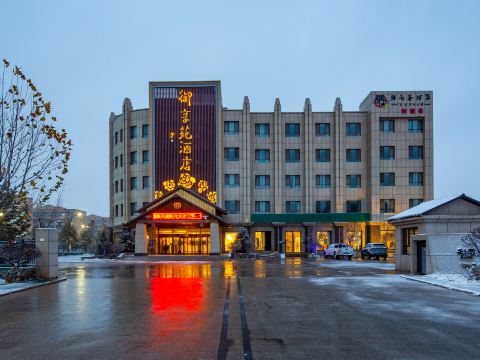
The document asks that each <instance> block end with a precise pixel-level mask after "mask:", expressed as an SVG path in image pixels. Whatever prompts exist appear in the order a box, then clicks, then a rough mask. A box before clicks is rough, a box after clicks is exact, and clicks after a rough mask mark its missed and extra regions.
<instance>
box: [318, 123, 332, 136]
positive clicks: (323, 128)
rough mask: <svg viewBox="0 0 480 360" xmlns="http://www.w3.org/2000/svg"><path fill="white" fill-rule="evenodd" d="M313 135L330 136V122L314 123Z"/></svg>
mask: <svg viewBox="0 0 480 360" xmlns="http://www.w3.org/2000/svg"><path fill="white" fill-rule="evenodd" d="M315 136H330V124H329V123H317V124H315Z"/></svg>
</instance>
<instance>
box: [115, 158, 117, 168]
mask: <svg viewBox="0 0 480 360" xmlns="http://www.w3.org/2000/svg"><path fill="white" fill-rule="evenodd" d="M117 167H118V156H115V169H116V168H117Z"/></svg>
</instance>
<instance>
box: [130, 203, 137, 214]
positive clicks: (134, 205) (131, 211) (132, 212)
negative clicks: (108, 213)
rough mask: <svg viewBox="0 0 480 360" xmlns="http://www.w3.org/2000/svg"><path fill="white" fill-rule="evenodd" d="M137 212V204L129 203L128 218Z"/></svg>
mask: <svg viewBox="0 0 480 360" xmlns="http://www.w3.org/2000/svg"><path fill="white" fill-rule="evenodd" d="M136 212H137V203H136V202H133V203H130V216H133V215H134V214H135V213H136Z"/></svg>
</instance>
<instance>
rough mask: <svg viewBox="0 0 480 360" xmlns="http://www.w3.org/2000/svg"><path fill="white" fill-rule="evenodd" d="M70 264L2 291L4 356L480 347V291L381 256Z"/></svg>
mask: <svg viewBox="0 0 480 360" xmlns="http://www.w3.org/2000/svg"><path fill="white" fill-rule="evenodd" d="M372 264H373V265H372ZM68 266H69V267H70V268H68V269H64V271H65V273H66V275H67V276H68V280H67V281H64V282H61V283H57V284H54V285H50V286H46V287H41V288H36V289H33V290H29V291H26V292H22V293H18V294H12V295H8V296H5V297H2V298H0V359H215V358H217V357H218V358H225V359H244V358H245V359H347V358H348V359H475V358H479V357H480V347H479V345H478V339H479V338H480V298H479V297H474V296H472V295H468V294H463V293H459V292H455V291H451V290H446V289H441V288H437V287H433V286H429V285H425V284H420V283H416V282H411V281H408V280H405V279H402V278H400V277H399V276H398V275H397V274H395V273H394V272H393V271H391V270H390V266H388V265H382V264H381V263H376V262H374V261H372V262H363V263H360V266H358V264H356V263H353V264H352V263H351V262H348V261H345V262H343V261H334V260H332V261H330V260H329V261H323V260H321V261H318V262H308V261H305V260H302V259H299V258H298V259H287V263H286V264H280V263H278V262H273V261H260V260H258V261H252V260H250V261H237V262H236V263H234V262H230V261H226V262H223V261H212V262H197V263H181V262H175V263H174V262H172V263H161V264H125V263H122V264H118V263H114V264H109V263H85V264H68Z"/></svg>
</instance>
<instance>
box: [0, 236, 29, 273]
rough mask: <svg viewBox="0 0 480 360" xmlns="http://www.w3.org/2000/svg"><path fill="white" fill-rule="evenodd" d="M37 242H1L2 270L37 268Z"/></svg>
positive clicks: (0, 259) (0, 263)
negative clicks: (16, 267)
mask: <svg viewBox="0 0 480 360" xmlns="http://www.w3.org/2000/svg"><path fill="white" fill-rule="evenodd" d="M36 252H37V251H36V249H35V240H19V241H15V242H10V243H9V242H8V241H0V268H10V267H13V266H17V265H18V266H19V267H22V268H34V267H35V258H36V256H35V254H36Z"/></svg>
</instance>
